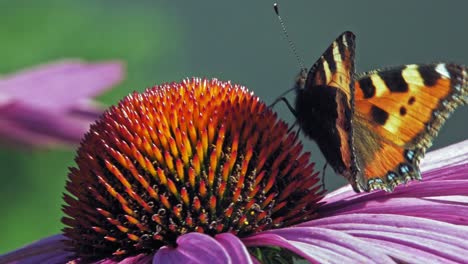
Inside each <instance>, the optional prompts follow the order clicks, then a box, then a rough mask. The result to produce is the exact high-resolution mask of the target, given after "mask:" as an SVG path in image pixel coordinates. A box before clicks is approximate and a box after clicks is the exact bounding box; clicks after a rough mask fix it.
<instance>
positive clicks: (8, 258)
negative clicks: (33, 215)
mask: <svg viewBox="0 0 468 264" xmlns="http://www.w3.org/2000/svg"><path fill="white" fill-rule="evenodd" d="M64 239H66V238H65V237H64V236H62V235H54V236H51V237H48V238H44V239H41V240H39V241H37V242H34V243H32V244H29V245H27V246H25V247H22V248H20V249H17V250H15V251H12V252H9V253H7V254H4V255H0V263H15V264H33V263H50V264H54V263H57V264H59V263H66V262H67V260H68V259H69V258H70V257H71V255H72V253H71V252H68V251H65V250H64V244H63V242H62V241H63V240H64Z"/></svg>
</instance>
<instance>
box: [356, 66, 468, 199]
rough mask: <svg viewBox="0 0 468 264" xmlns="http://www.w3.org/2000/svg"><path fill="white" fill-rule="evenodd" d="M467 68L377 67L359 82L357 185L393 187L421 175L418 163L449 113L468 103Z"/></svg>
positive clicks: (365, 187) (363, 186) (357, 106)
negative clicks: (380, 68)
mask: <svg viewBox="0 0 468 264" xmlns="http://www.w3.org/2000/svg"><path fill="white" fill-rule="evenodd" d="M466 72H467V68H466V67H463V66H459V65H455V64H444V63H440V64H429V65H406V66H402V67H397V68H392V69H388V70H384V71H374V72H371V73H368V74H365V75H363V76H361V77H360V78H358V80H357V81H356V83H355V89H356V92H355V114H354V115H353V127H354V129H353V131H354V142H355V145H354V146H355V150H356V160H357V163H358V164H359V167H360V168H361V172H360V173H361V174H360V175H359V176H358V185H359V186H360V188H361V189H364V190H366V191H368V190H372V189H384V190H389V191H391V190H392V189H393V188H394V187H395V186H397V185H398V184H400V183H402V182H406V181H407V180H412V179H420V178H421V176H420V171H419V161H420V160H421V158H422V157H423V156H424V153H425V151H426V149H427V148H429V147H430V146H431V144H432V140H433V139H434V137H435V136H437V133H438V131H439V130H440V128H441V126H442V125H443V124H444V122H445V120H446V119H447V118H448V116H449V115H450V114H451V113H452V112H453V111H454V110H455V108H456V107H458V106H459V105H462V104H467V101H468V99H467V97H468V79H467V78H468V77H467V73H466Z"/></svg>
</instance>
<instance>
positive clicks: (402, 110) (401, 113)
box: [400, 106, 406, 116]
mask: <svg viewBox="0 0 468 264" xmlns="http://www.w3.org/2000/svg"><path fill="white" fill-rule="evenodd" d="M400 115H401V116H404V115H406V108H405V107H404V106H402V107H400Z"/></svg>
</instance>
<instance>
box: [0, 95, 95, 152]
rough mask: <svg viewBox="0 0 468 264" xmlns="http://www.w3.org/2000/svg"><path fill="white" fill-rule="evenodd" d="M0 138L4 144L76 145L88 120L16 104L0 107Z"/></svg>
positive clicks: (86, 127) (87, 125)
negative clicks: (5, 142) (0, 137)
mask: <svg viewBox="0 0 468 264" xmlns="http://www.w3.org/2000/svg"><path fill="white" fill-rule="evenodd" d="M0 117H1V118H0V135H1V136H2V140H3V141H7V142H8V143H11V142H15V143H23V144H26V145H47V144H51V143H67V144H70V143H78V142H79V141H80V139H81V137H82V136H83V135H84V133H85V132H86V131H87V130H88V128H89V124H90V123H91V122H92V121H94V120H91V119H88V120H85V119H84V118H77V117H71V116H67V115H64V114H60V113H54V112H50V111H48V110H42V109H38V108H33V107H31V106H27V105H24V104H19V103H12V104H9V105H4V106H1V107H0Z"/></svg>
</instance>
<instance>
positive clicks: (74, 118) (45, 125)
mask: <svg viewBox="0 0 468 264" xmlns="http://www.w3.org/2000/svg"><path fill="white" fill-rule="evenodd" d="M122 77H123V65H122V64H121V63H119V62H104V63H95V64H89V63H84V62H82V61H79V60H64V61H59V62H55V63H51V64H46V65H41V66H38V67H35V68H32V69H27V70H23V71H21V72H17V73H15V74H12V75H6V76H0V136H1V141H2V143H7V144H8V143H10V144H11V143H16V144H21V145H28V146H48V145H51V144H77V143H79V142H80V139H81V137H82V136H83V134H84V133H85V132H86V131H87V130H88V129H89V125H90V124H91V123H92V122H94V121H95V120H96V119H97V118H98V117H99V115H101V114H102V112H103V111H102V109H101V107H99V106H98V105H97V104H96V103H94V102H92V101H91V98H92V97H94V96H97V95H99V94H101V93H102V92H104V91H105V90H107V89H109V88H111V87H112V86H113V85H115V84H117V83H118V82H120V81H121V80H122Z"/></svg>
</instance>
